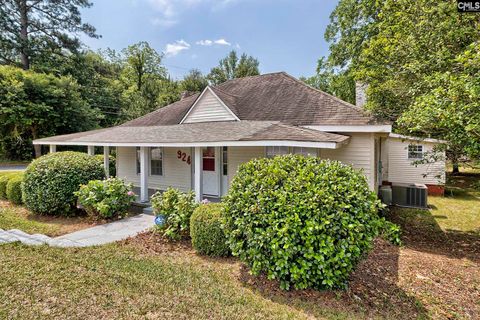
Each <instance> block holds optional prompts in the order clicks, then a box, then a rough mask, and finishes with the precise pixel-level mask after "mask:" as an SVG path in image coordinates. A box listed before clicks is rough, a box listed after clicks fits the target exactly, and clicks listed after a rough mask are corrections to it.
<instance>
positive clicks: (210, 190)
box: [202, 147, 220, 196]
mask: <svg viewBox="0 0 480 320" xmlns="http://www.w3.org/2000/svg"><path fill="white" fill-rule="evenodd" d="M218 156H219V155H217V154H216V148H215V147H205V148H203V149H202V161H203V163H202V164H203V166H202V167H203V179H202V180H203V194H205V195H210V196H218V195H219V191H220V186H219V182H220V179H219V173H220V168H219V166H218V161H217V158H216V157H218Z"/></svg>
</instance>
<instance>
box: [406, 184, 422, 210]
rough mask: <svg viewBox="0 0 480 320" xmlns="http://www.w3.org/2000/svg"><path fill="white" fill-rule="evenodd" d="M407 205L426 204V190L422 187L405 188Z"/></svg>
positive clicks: (418, 205)
mask: <svg viewBox="0 0 480 320" xmlns="http://www.w3.org/2000/svg"><path fill="white" fill-rule="evenodd" d="M407 206H412V207H422V208H425V207H426V206H427V190H426V189H423V188H407Z"/></svg>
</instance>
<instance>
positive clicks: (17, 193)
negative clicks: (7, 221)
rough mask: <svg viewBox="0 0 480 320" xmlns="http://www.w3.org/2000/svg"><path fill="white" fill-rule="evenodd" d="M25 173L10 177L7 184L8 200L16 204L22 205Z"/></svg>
mask: <svg viewBox="0 0 480 320" xmlns="http://www.w3.org/2000/svg"><path fill="white" fill-rule="evenodd" d="M22 182H23V173H17V174H14V175H12V176H11V177H10V179H9V180H8V183H7V192H6V194H7V199H8V201H10V202H12V203H14V204H22Z"/></svg>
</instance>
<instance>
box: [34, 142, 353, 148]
mask: <svg viewBox="0 0 480 320" xmlns="http://www.w3.org/2000/svg"><path fill="white" fill-rule="evenodd" d="M344 143H345V142H344ZM344 143H336V142H310V141H291V140H259V141H210V142H184V143H178V142H165V143H161V142H160V143H153V142H152V143H143V142H81V141H63V142H62V141H39V140H34V141H33V144H38V145H63V146H105V147H258V146H260V147H266V146H282V147H305V148H319V149H338V148H340V147H341V146H342V145H343V144H344Z"/></svg>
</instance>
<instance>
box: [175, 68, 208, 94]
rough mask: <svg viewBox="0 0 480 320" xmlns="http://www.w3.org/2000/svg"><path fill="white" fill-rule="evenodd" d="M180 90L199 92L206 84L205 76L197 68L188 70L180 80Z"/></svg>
mask: <svg viewBox="0 0 480 320" xmlns="http://www.w3.org/2000/svg"><path fill="white" fill-rule="evenodd" d="M180 86H181V89H182V91H187V92H200V91H203V89H205V88H206V87H207V86H208V80H207V78H206V77H205V76H204V75H203V74H202V72H201V71H200V70H198V69H192V70H190V71H189V72H188V73H187V74H186V75H185V76H184V77H183V80H182V81H181V84H180Z"/></svg>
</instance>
